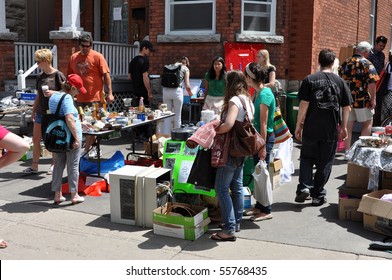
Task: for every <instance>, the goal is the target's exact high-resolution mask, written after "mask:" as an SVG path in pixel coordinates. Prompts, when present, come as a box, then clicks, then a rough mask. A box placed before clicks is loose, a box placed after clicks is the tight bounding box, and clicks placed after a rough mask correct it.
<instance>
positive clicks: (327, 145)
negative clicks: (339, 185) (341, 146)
mask: <svg viewBox="0 0 392 280" xmlns="http://www.w3.org/2000/svg"><path fill="white" fill-rule="evenodd" d="M337 142H338V141H337V140H322V141H320V140H313V139H307V138H305V137H303V138H302V147H301V156H300V165H299V184H298V186H297V195H298V194H300V193H301V192H302V191H304V189H310V196H311V197H313V198H319V199H322V198H324V197H325V195H326V193H327V191H326V190H325V189H324V186H325V184H326V183H327V182H328V179H329V176H330V175H331V170H332V164H333V160H334V158H335V152H336V146H337ZM313 166H316V172H315V174H314V176H313Z"/></svg>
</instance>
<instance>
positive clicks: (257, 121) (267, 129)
mask: <svg viewBox="0 0 392 280" xmlns="http://www.w3.org/2000/svg"><path fill="white" fill-rule="evenodd" d="M245 76H246V77H247V81H248V85H249V86H251V87H253V88H254V90H255V93H254V101H253V102H254V106H255V114H254V119H253V125H254V127H255V128H256V129H257V131H258V132H259V133H260V135H261V137H263V139H264V141H265V143H266V157H265V162H266V164H267V167H269V166H270V154H271V151H272V148H273V147H274V143H275V135H274V113H275V106H276V104H275V96H274V94H273V93H272V91H271V89H270V88H269V87H267V86H265V82H264V81H265V79H266V78H267V77H268V69H267V68H266V67H264V66H261V65H258V64H257V63H255V62H252V63H249V64H248V65H247V66H246V68H245ZM253 160H254V165H255V166H256V164H257V163H258V161H259V158H258V156H257V155H255V156H254V159H253ZM245 214H246V215H248V216H251V215H252V217H251V221H254V222H259V221H264V220H268V219H272V214H271V205H262V204H261V203H259V202H258V201H256V205H255V207H254V208H253V209H251V210H249V211H247V212H246V213H245Z"/></svg>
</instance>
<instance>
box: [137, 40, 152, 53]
mask: <svg viewBox="0 0 392 280" xmlns="http://www.w3.org/2000/svg"><path fill="white" fill-rule="evenodd" d="M143 48H147V49H149V50H150V51H152V52H155V49H154V47H153V45H152V44H151V42H150V41H147V40H143V41H141V42H140V50H142V49H143Z"/></svg>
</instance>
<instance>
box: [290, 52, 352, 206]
mask: <svg viewBox="0 0 392 280" xmlns="http://www.w3.org/2000/svg"><path fill="white" fill-rule="evenodd" d="M335 57H336V55H335V53H334V52H333V51H331V50H329V49H324V50H322V51H321V52H320V53H319V63H320V71H319V72H316V73H314V74H312V75H309V76H307V77H306V78H305V79H304V80H303V82H302V84H301V88H300V90H299V92H298V98H299V99H300V104H299V112H298V118H297V125H296V128H295V138H297V139H298V140H299V141H301V142H302V148H301V156H300V171H299V184H298V186H297V192H296V197H295V201H296V202H300V203H302V202H305V200H306V199H307V198H308V197H309V196H311V197H312V205H313V206H320V205H323V204H324V203H325V202H326V199H325V195H326V190H325V189H324V186H325V184H326V183H327V182H328V179H329V176H330V174H331V170H332V163H333V159H334V157H335V152H336V146H337V140H338V136H339V137H340V138H341V139H345V138H347V120H348V115H349V112H350V105H351V104H352V102H353V101H352V97H351V91H350V89H349V88H348V86H347V85H346V82H345V81H344V80H343V79H342V78H340V77H339V76H338V75H336V74H334V73H332V66H333V64H334V60H335ZM340 111H342V118H341V117H340ZM338 125H340V130H338ZM314 165H315V166H316V172H315V174H314V175H313V166H314Z"/></svg>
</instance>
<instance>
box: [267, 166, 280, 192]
mask: <svg viewBox="0 0 392 280" xmlns="http://www.w3.org/2000/svg"><path fill="white" fill-rule="evenodd" d="M282 168H283V163H282V160H281V159H275V160H274V161H273V162H271V163H270V170H269V171H270V179H271V183H272V190H275V189H276V188H277V187H278V186H279V185H280V170H281V169H282Z"/></svg>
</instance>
